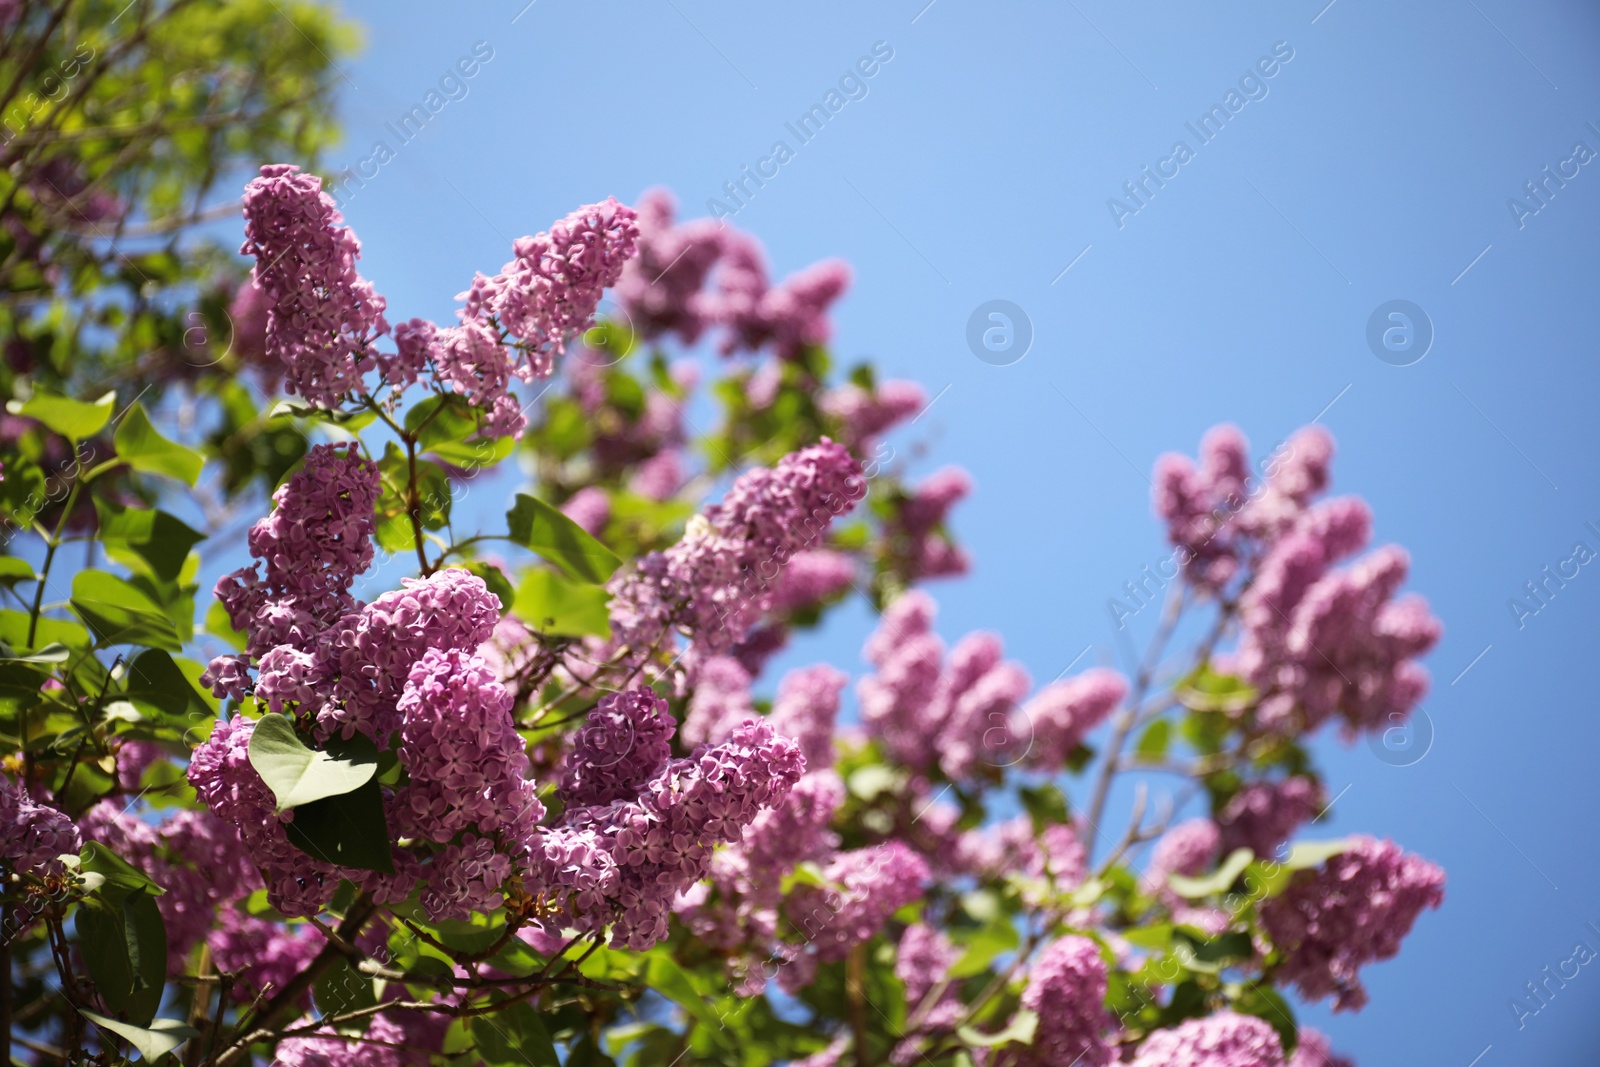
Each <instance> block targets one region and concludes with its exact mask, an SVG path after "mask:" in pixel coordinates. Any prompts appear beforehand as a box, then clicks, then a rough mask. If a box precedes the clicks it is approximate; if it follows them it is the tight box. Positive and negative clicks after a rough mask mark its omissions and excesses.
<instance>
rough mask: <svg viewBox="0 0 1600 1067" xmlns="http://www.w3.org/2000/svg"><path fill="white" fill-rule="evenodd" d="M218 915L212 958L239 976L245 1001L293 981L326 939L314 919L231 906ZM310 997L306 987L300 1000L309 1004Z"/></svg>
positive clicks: (237, 993)
mask: <svg viewBox="0 0 1600 1067" xmlns="http://www.w3.org/2000/svg"><path fill="white" fill-rule="evenodd" d="M216 921H217V926H216V928H215V929H214V930H212V931H211V933H210V934H209V935H208V936H207V937H206V944H207V945H209V946H210V947H211V961H212V964H213V966H215V967H216V968H217V969H218V970H219V971H226V972H229V973H232V974H236V975H238V976H239V977H238V981H237V982H236V983H235V985H234V987H233V995H234V997H235V999H237V1000H239V1001H240V1002H242V1003H248V1002H250V1001H252V1000H254V999H255V998H256V997H257V996H258V995H261V994H269V993H270V992H271V991H273V990H279V989H282V988H283V987H284V986H286V985H288V983H289V982H290V980H291V979H293V978H294V977H295V976H296V975H298V974H300V972H302V971H304V970H305V969H306V966H307V965H308V964H310V962H311V961H312V960H313V959H315V958H316V956H317V954H318V953H319V952H321V951H322V948H323V946H324V945H325V944H326V943H327V942H326V940H325V939H324V938H323V936H322V933H321V932H320V931H319V930H317V928H316V927H314V926H312V925H311V924H310V923H297V924H294V925H290V924H287V923H281V922H270V921H268V920H266V919H258V918H256V917H254V916H252V915H247V914H245V913H244V912H242V911H239V910H238V909H237V908H234V907H231V906H229V907H224V908H220V909H218V911H217V913H216ZM310 1000H311V995H310V990H307V991H306V992H305V993H304V994H303V995H302V1000H301V1006H302V1007H310Z"/></svg>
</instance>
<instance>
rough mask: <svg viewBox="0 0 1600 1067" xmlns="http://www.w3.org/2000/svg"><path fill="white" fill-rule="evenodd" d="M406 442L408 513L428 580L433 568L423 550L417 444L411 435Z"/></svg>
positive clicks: (412, 533)
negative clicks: (408, 475) (408, 473)
mask: <svg viewBox="0 0 1600 1067" xmlns="http://www.w3.org/2000/svg"><path fill="white" fill-rule="evenodd" d="M405 440H406V463H407V469H408V470H409V472H410V478H409V481H408V482H407V484H406V511H407V512H409V513H410V515H411V538H412V540H413V541H415V542H416V544H417V565H418V566H419V567H421V568H422V575H421V576H422V577H424V578H426V577H427V576H428V575H430V574H432V573H433V568H432V567H430V566H428V553H427V552H426V551H425V550H424V548H423V541H424V538H423V534H422V494H421V493H419V492H417V442H416V440H415V439H414V438H412V437H411V436H410V435H407V436H406V439H405Z"/></svg>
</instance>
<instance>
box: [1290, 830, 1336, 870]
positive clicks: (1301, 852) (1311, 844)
mask: <svg viewBox="0 0 1600 1067" xmlns="http://www.w3.org/2000/svg"><path fill="white" fill-rule="evenodd" d="M1350 845H1351V840H1350V838H1348V837H1341V838H1339V839H1338V840H1336V841H1300V842H1297V843H1296V844H1295V845H1294V846H1293V847H1292V848H1290V849H1289V855H1288V858H1286V859H1285V860H1284V861H1283V864H1282V866H1284V867H1287V868H1288V869H1289V870H1291V871H1303V870H1306V869H1308V868H1310V867H1320V866H1322V865H1323V864H1324V863H1327V862H1328V861H1329V860H1331V859H1332V858H1333V857H1335V856H1337V855H1339V854H1340V853H1341V852H1348V851H1349V850H1350Z"/></svg>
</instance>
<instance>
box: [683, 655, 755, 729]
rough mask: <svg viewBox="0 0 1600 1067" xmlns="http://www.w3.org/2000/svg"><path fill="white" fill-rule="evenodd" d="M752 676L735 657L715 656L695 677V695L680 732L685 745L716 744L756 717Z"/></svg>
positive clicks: (703, 665) (701, 667)
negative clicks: (751, 694) (751, 701)
mask: <svg viewBox="0 0 1600 1067" xmlns="http://www.w3.org/2000/svg"><path fill="white" fill-rule="evenodd" d="M755 714H756V711H755V708H754V707H753V706H752V705H751V703H750V675H749V673H748V672H747V671H746V670H745V669H744V666H743V665H742V664H740V662H739V661H738V660H736V659H734V658H733V657H732V656H712V657H711V658H710V659H707V660H705V661H704V662H703V663H702V664H701V665H700V669H699V671H698V673H697V674H696V675H695V687H694V693H693V694H691V695H690V697H689V710H688V714H686V715H685V716H684V718H683V729H682V730H680V731H679V733H680V735H681V736H682V737H683V743H684V744H685V745H704V744H715V743H716V742H718V741H721V740H722V739H723V738H725V737H727V736H728V735H729V734H731V733H732V732H733V729H734V727H736V726H738V725H739V724H740V723H742V722H744V721H745V720H746V719H749V718H752V717H754V716H755Z"/></svg>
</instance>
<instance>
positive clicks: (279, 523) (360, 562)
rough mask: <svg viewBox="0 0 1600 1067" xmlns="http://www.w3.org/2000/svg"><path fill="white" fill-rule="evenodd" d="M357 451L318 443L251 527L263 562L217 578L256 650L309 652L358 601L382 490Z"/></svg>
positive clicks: (234, 619) (219, 592)
mask: <svg viewBox="0 0 1600 1067" xmlns="http://www.w3.org/2000/svg"><path fill="white" fill-rule="evenodd" d="M357 448H358V446H357V445H356V444H354V443H351V444H348V445H315V446H313V447H312V449H311V451H310V452H309V453H307V454H306V459H305V464H304V465H303V466H302V467H301V468H300V470H298V471H296V472H295V473H294V474H293V475H291V476H290V478H289V480H288V481H286V482H284V484H283V485H281V486H280V487H279V488H278V491H277V492H275V493H274V494H273V495H272V500H273V508H272V511H271V513H270V514H268V515H267V516H266V517H265V518H263V519H261V520H260V521H258V522H257V523H256V524H255V525H254V526H253V527H251V529H250V535H249V545H250V554H251V555H252V556H253V557H255V559H256V560H258V561H259V562H258V563H253V564H251V565H250V566H249V567H245V568H243V569H241V570H237V571H234V572H233V573H232V574H229V575H227V576H226V577H224V578H222V579H221V580H220V581H218V582H217V586H216V596H217V599H218V600H220V601H221V602H222V606H223V608H224V609H226V611H227V612H228V619H229V621H230V622H231V623H232V624H233V626H234V628H235V629H238V630H243V631H244V632H245V634H246V635H247V636H248V638H249V645H248V651H249V652H250V653H251V654H252V655H256V656H260V655H263V654H265V653H266V652H267V651H268V650H269V649H271V648H273V647H274V646H276V645H282V644H287V645H290V646H291V647H293V648H296V649H300V650H302V651H310V650H311V648H312V647H314V644H315V640H316V637H317V635H318V634H320V632H321V631H322V629H324V628H325V627H327V626H329V625H331V624H332V623H334V622H335V621H336V620H338V619H339V618H340V616H342V615H343V614H345V613H346V612H347V611H349V610H350V609H351V608H352V606H353V605H354V601H353V600H352V599H351V597H350V586H351V585H352V584H353V583H354V582H355V579H356V576H357V575H359V574H361V573H362V572H363V571H365V570H366V569H367V567H368V566H370V565H371V563H372V530H373V514H374V508H375V506H376V504H377V500H378V493H379V476H378V468H377V466H376V465H375V464H373V463H372V462H371V461H369V460H366V459H363V458H361V456H360V454H359V453H358V451H357ZM258 567H260V568H262V570H260V571H258V570H257V568H258ZM216 676H217V675H216V674H213V677H216ZM207 684H212V683H210V682H209V681H208V683H207Z"/></svg>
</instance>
